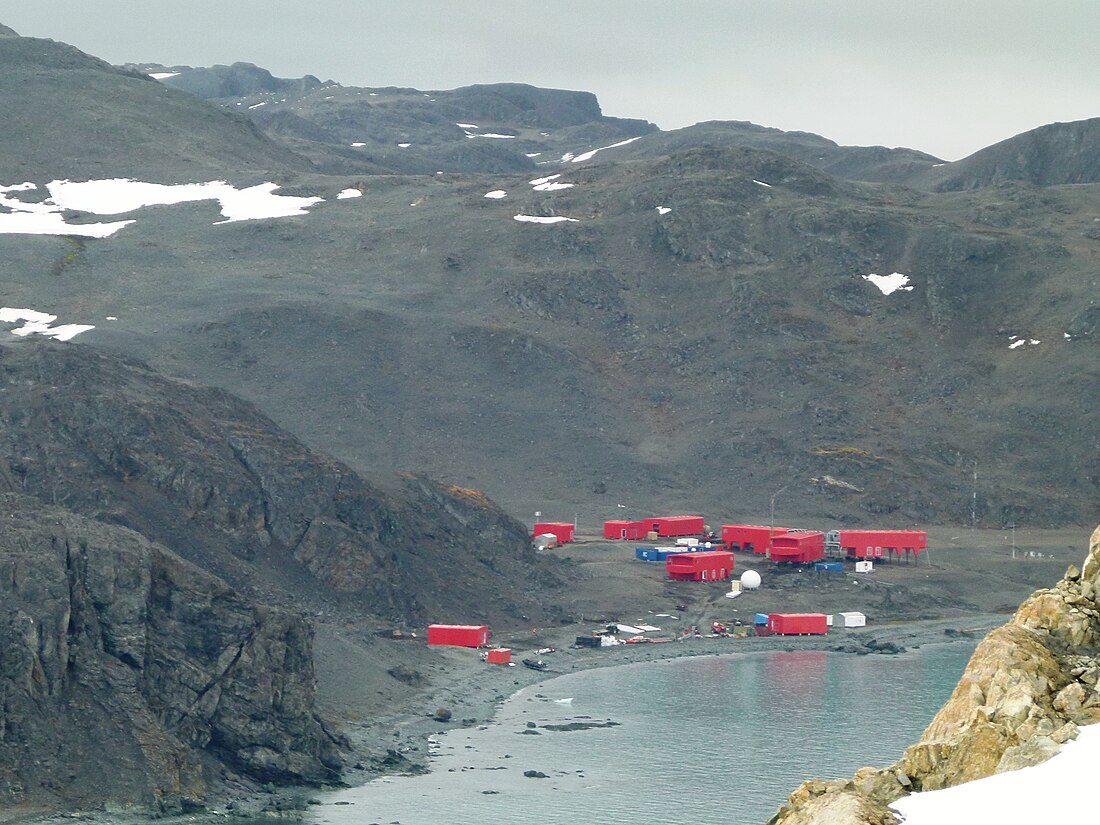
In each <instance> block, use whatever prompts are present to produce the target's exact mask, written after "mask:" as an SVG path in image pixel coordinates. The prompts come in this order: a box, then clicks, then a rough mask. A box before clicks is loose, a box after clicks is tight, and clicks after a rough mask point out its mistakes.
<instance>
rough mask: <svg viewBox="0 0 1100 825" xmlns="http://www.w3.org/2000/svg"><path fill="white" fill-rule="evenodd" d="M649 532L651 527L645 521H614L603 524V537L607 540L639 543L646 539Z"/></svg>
mask: <svg viewBox="0 0 1100 825" xmlns="http://www.w3.org/2000/svg"><path fill="white" fill-rule="evenodd" d="M648 532H649V525H648V524H646V523H645V522H644V521H622V520H620V519H612V520H611V521H605V522H604V523H603V537H604V538H605V539H627V540H628V541H639V540H640V539H644V538H645V534H646V533H648Z"/></svg>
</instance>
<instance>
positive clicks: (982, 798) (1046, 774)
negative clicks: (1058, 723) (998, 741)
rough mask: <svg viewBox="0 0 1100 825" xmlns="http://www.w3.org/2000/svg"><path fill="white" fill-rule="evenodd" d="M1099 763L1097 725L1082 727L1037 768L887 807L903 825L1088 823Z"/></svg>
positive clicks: (920, 795) (917, 796)
mask: <svg viewBox="0 0 1100 825" xmlns="http://www.w3.org/2000/svg"><path fill="white" fill-rule="evenodd" d="M1097 764H1100V725H1088V726H1086V727H1083V728H1081V730H1080V732H1079V733H1078V734H1077V739H1076V740H1075V741H1072V742H1067V743H1066V744H1064V745H1063V746H1062V749H1061V751H1059V752H1058V753H1057V754H1055V755H1054V756H1053V757H1052V758H1050V759H1048V760H1047V761H1046V762H1043V763H1041V764H1039V765H1034V766H1032V767H1030V768H1022V769H1020V770H1018V771H1006V772H1005V773H998V774H994V775H993V776H987V777H985V778H984V779H977V780H975V781H973V782H965V783H963V784H962V785H956V786H954V787H952V788H943V789H942V790H938V791H924V792H923V793H915V794H910V795H909V796H906V797H903V798H902V799H899V800H898V801H897V802H895V803H894V804H893V805H891V806H890V807H891V808H893V809H894V810H895V811H897V812H898V813H900V814H901V815H902V818H903V819H904V820H905V825H963V824H964V823H971V822H990V823H996V825H1033V824H1034V823H1036V822H1087V821H1088V819H1090V818H1091V816H1092V815H1091V814H1089V813H1088V812H1087V811H1088V805H1089V804H1090V803H1089V802H1088V799H1087V797H1084V796H1082V793H1085V792H1086V790H1087V789H1088V788H1090V787H1092V786H1093V785H1094V783H1095V782H1096V765H1097Z"/></svg>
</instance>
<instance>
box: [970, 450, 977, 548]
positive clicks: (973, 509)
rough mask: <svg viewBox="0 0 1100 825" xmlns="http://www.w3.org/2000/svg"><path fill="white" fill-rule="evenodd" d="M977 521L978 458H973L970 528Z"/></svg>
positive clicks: (972, 528)
mask: <svg viewBox="0 0 1100 825" xmlns="http://www.w3.org/2000/svg"><path fill="white" fill-rule="evenodd" d="M977 521H978V459H976V458H975V459H974V491H973V492H972V493H971V495H970V530H971V532H973V531H974V526H975V524H976V523H977Z"/></svg>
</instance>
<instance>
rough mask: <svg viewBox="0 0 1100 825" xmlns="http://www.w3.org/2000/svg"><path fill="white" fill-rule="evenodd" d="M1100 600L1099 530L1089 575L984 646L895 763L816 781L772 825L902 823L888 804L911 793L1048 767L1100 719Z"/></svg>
mask: <svg viewBox="0 0 1100 825" xmlns="http://www.w3.org/2000/svg"><path fill="white" fill-rule="evenodd" d="M1097 592H1100V527H1098V528H1097V529H1096V531H1095V532H1093V534H1092V537H1091V539H1090V545H1089V553H1088V556H1087V558H1086V559H1085V563H1084V566H1083V567H1082V568H1081V569H1078V568H1076V567H1074V566H1071V567H1070V568H1069V569H1068V570H1067V571H1066V576H1065V578H1063V579H1062V580H1061V581H1060V582H1058V583H1057V584H1056V585H1055V586H1054V587H1051V588H1047V589H1044V590H1039V591H1037V592H1036V593H1034V594H1033V595H1032V596H1031V597H1029V598H1028V599H1027V600H1026V601H1025V602H1024V603H1023V604H1021V605H1020V608H1019V609H1018V610H1017V611H1016V614H1015V615H1014V616H1013V618H1012V620H1011V621H1010V622H1008V623H1007V624H1005V625H1004V626H1002V627H999V628H997V629H995V630H993V631H992V632H990V633H989V635H987V636H986V637H985V639H983V640H982V641H981V643H979V645H978V647H977V649H975V651H974V655H973V656H972V657H971V659H970V662H969V664H968V665H967V667H966V671H965V672H964V673H963V676H962V678H961V679H960V680H959V683H958V685H957V686H956V687H955V690H954V692H953V693H952V694H951V698H950V699H948V700H947V702H946V703H945V704H944V706H943V707H942V708H941V709H940V711H939V713H937V714H936V716H935V718H934V719H933V720H932V722H931V724H929V726H928V727H927V728H926V729H925V731H924V734H923V735H922V736H921V739H920V741H919V742H917V743H916V744H915V745H912V746H911V747H909V748H908V749H907V750H906V751H905V754H904V755H903V756H902V758H901V759H900V760H899V761H898V762H897V763H896V764H895V765H892V766H890V767H889V768H885V769H881V770H876V769H873V768H863V769H862V770H860V771H858V772H857V773H856V775H855V776H854V777H853V778H852V780H851V781H848V782H822V781H820V780H813V781H812V782H807V783H805V784H804V785H803V786H802V787H801V788H799V789H798V790H796V791H795V792H794V793H793V794H791V797H790V799H789V800H788V803H787V805H785V806H784V807H783V808H781V809H780V811H779V813H777V814H776V816H775V817H773V819H772V823H773V825H801V823H807V824H808V823H815V825H821V823H835V824H836V825H841V823H843V825H866V823H875V825H878V823H889V822H896V818H891V817H893V814H892V813H891V812H890V810H889V807H888V806H889V805H890V804H891V803H892V802H894V801H896V800H897V799H898V798H900V797H901V796H903V795H905V794H907V793H910V792H913V791H928V790H935V789H938V788H946V787H949V786H952V785H958V784H961V783H963V782H969V781H971V780H974V779H980V778H982V777H985V776H990V775H992V774H994V773H1001V772H1003V771H1009V770H1016V769H1018V768H1022V767H1027V766H1030V765H1036V764H1038V763H1040V762H1043V761H1045V760H1046V759H1049V758H1050V757H1051V756H1053V755H1054V754H1055V753H1057V752H1058V748H1059V746H1060V745H1061V744H1063V743H1064V742H1067V741H1069V740H1070V739H1073V738H1075V737H1076V736H1077V728H1078V725H1085V724H1091V723H1093V722H1098V721H1100V693H1098V692H1097V689H1096V688H1097V677H1098V674H1100V612H1098V610H1097V604H1096V593H1097ZM903 777H904V780H903Z"/></svg>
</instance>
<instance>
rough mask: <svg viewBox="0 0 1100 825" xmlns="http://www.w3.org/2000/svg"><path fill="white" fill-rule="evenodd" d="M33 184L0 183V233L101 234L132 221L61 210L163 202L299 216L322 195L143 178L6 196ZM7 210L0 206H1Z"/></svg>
mask: <svg viewBox="0 0 1100 825" xmlns="http://www.w3.org/2000/svg"><path fill="white" fill-rule="evenodd" d="M37 188H38V187H37V186H35V185H34V184H26V183H24V184H17V185H14V186H0V234H30V235H75V236H81V237H89V238H106V237H110V236H111V235H113V234H114V233H115V232H117V231H118V230H119V229H121V228H122V227H124V226H127V225H129V224H131V223H134V221H133V220H125V221H114V222H111V223H88V224H73V223H68V222H66V220H65V216H64V215H63V214H62V213H63V212H65V211H79V212H87V213H90V214H94V215H119V214H124V213H127V212H133V211H135V210H137V209H140V208H142V207H146V206H167V205H174V204H178V203H191V202H194V201H203V200H216V201H218V202H219V203H220V205H221V212H222V215H223V216H224V217H225V220H224V221H219V223H228V222H231V221H241V220H252V219H258V218H281V217H290V216H293V215H304V214H306V209H307V208H308V207H310V206H312V205H313V204H315V203H320V202H321V201H323V200H324V198H313V197H290V196H283V195H275V194H274V192H275V190H276V189H278V188H279V186H278V185H277V184H274V183H261V184H258V185H256V186H250V187H248V188H245V189H237V188H236V187H234V186H232V185H230V184H228V183H226V182H225V181H210V182H208V183H186V184H179V185H169V184H161V183H143V182H141V181H135V180H130V179H128V178H114V179H110V180H90V181H83V182H77V183H74V182H72V181H67V180H55V181H51V182H50V183H48V184H47V185H46V189H47V190H48V191H49V197H48V198H46V199H45V200H44V201H42V202H40V203H31V202H26V201H22V200H20V199H19V198H16V197H11V196H10V195H9V194H8V193H10V192H25V191H30V190H33V189H37ZM5 209H6V210H7V211H3V210H5Z"/></svg>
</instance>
